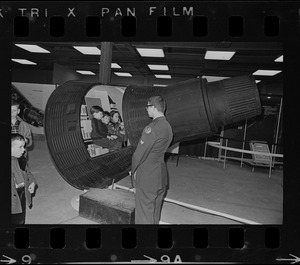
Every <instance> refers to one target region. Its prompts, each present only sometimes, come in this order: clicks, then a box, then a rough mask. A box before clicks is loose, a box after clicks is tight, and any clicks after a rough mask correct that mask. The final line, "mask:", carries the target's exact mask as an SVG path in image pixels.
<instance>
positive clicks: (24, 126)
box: [17, 116, 32, 147]
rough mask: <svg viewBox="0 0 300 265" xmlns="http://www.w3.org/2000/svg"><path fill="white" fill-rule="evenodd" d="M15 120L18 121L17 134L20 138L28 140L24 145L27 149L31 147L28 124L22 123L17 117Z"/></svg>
mask: <svg viewBox="0 0 300 265" xmlns="http://www.w3.org/2000/svg"><path fill="white" fill-rule="evenodd" d="M17 120H18V121H20V124H19V134H21V135H22V136H24V137H25V138H27V139H28V143H27V144H26V147H29V146H31V145H32V135H31V130H30V127H29V124H28V123H26V122H25V121H23V120H22V119H21V118H20V117H19V116H17Z"/></svg>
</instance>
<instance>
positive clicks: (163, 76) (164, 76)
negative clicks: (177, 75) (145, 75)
mask: <svg viewBox="0 0 300 265" xmlns="http://www.w3.org/2000/svg"><path fill="white" fill-rule="evenodd" d="M155 77H156V78H163V79H171V75H155Z"/></svg>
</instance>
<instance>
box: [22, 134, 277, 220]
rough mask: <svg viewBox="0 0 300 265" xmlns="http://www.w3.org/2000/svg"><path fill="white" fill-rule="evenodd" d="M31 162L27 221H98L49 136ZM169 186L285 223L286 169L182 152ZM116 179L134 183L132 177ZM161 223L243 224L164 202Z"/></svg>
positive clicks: (188, 196)
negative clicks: (83, 213)
mask: <svg viewBox="0 0 300 265" xmlns="http://www.w3.org/2000/svg"><path fill="white" fill-rule="evenodd" d="M29 166H30V170H31V172H32V173H33V174H34V176H35V178H36V180H37V182H38V189H37V190H36V193H35V196H34V198H33V207H32V209H28V210H27V216H26V224H96V223H95V222H93V221H91V220H88V219H85V218H82V217H80V216H78V206H79V195H80V194H82V193H83V191H81V190H78V189H76V188H74V187H72V186H71V185H69V184H68V183H67V182H66V181H64V179H63V178H62V177H61V176H60V174H59V173H58V171H57V170H56V168H55V166H54V165H53V163H52V160H51V158H50V154H49V151H48V149H47V145H46V141H45V140H43V139H34V148H33V149H32V150H31V151H29ZM167 167H168V171H169V178H170V180H169V184H170V185H169V186H170V187H169V190H168V193H167V198H170V199H173V200H178V201H181V202H185V203H188V204H192V205H196V206H199V207H202V208H205V209H209V210H213V211H216V212H221V213H224V214H227V215H230V216H235V217H239V218H243V219H246V220H250V221H253V222H257V223H261V224H281V223H282V212H283V209H282V207H283V173H282V170H278V169H277V170H274V171H273V172H272V176H271V178H269V176H268V169H267V168H257V169H255V172H252V168H251V167H249V166H246V165H245V166H243V167H242V168H241V167H240V164H239V163H238V162H234V161H227V162H226V168H225V169H223V163H221V162H218V161H212V160H203V159H199V158H191V157H186V156H181V157H180V159H179V165H178V167H176V159H172V158H169V159H168V161H167ZM117 184H119V185H122V186H126V187H129V186H130V179H129V178H128V177H126V178H124V179H122V180H121V181H119V182H118V183H117ZM161 221H162V223H169V224H241V222H237V221H235V220H231V219H228V218H224V217H219V216H216V215H212V214H207V213H203V212H202V213H201V212H198V211H194V210H190V209H187V208H185V207H182V206H178V205H175V204H173V203H169V202H165V203H164V204H163V208H162V216H161Z"/></svg>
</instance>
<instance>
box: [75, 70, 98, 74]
mask: <svg viewBox="0 0 300 265" xmlns="http://www.w3.org/2000/svg"><path fill="white" fill-rule="evenodd" d="M76 72H77V73H79V74H82V75H96V74H95V73H93V72H91V71H83V70H76Z"/></svg>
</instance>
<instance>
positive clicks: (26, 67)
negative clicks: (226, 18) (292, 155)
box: [11, 42, 284, 225]
mask: <svg viewBox="0 0 300 265" xmlns="http://www.w3.org/2000/svg"><path fill="white" fill-rule="evenodd" d="M283 60H284V55H283V49H282V44H281V43H276V42H274V43H273V42H268V43H267V42H262V43H260V42H240V43H239V42H209V43H207V42H95V43H91V42H55V43H54V42H35V43H27V42H20V43H14V44H13V46H12V61H13V62H12V84H11V96H12V105H11V108H12V134H14V133H19V134H21V135H22V136H24V137H25V141H28V142H25V145H26V146H25V148H24V154H23V155H22V157H21V158H18V160H19V164H20V168H21V171H24V170H25V168H26V170H25V172H27V176H32V177H33V178H34V179H35V180H34V181H33V180H31V182H30V183H29V182H28V183H27V184H26V183H25V188H27V186H28V187H29V185H30V184H31V183H35V184H33V185H34V187H35V188H34V193H28V194H27V195H26V196H25V193H24V194H22V198H21V196H20V200H21V201H22V200H24V207H22V212H24V214H23V215H22V217H23V223H25V224H253V225H257V224H282V219H283V134H282V127H283V126H282V113H283V86H282V77H283ZM157 119H158V120H163V122H162V121H161V122H159V123H158V124H157V121H158V120H157ZM155 120H156V121H155ZM16 122H17V124H19V131H18V128H16ZM23 124H24V125H23ZM21 125H22V126H23V127H26V128H27V130H25V129H22V130H21ZM23 127H22V128H23ZM26 134H28V135H26ZM19 142H20V141H19ZM17 143H18V142H17ZM12 148H13V141H12ZM21 160H22V161H23V163H24V162H25V165H22V166H23V167H24V170H22V166H21V163H20V161H21ZM24 160H25V161H24ZM12 161H16V156H14V155H12ZM15 168H17V169H15ZM14 170H18V171H17V172H21V171H20V169H19V168H18V167H17V165H16V166H15V167H14ZM17 174H18V173H15V172H12V177H14V176H15V175H16V176H17ZM14 181H15V183H14V184H15V185H16V186H17V185H18V181H19V180H18V179H16V178H14ZM12 183H13V182H12ZM16 190H17V191H18V194H19V195H20V192H19V190H24V184H23V186H21V188H18V187H17V189H16ZM29 198H30V201H29ZM25 201H26V202H27V205H28V206H29V205H30V208H28V207H25ZM12 207H17V205H12ZM25 208H26V209H25ZM45 209H47V210H46V211H45ZM13 213H14V209H13V208H12V214H13ZM25 213H26V214H25ZM16 215H17V216H19V215H20V213H18V214H16ZM13 216H14V214H13ZM17 221H18V220H17Z"/></svg>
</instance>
